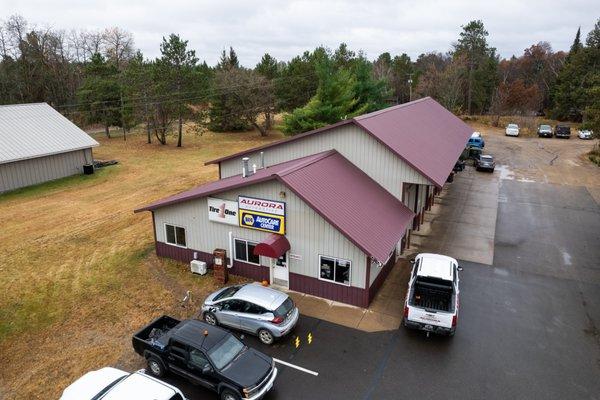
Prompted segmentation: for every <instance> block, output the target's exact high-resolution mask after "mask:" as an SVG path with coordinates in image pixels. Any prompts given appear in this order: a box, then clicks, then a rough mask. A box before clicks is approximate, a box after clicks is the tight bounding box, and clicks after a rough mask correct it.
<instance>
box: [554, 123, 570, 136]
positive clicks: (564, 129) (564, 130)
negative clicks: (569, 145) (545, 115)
mask: <svg viewBox="0 0 600 400" xmlns="http://www.w3.org/2000/svg"><path fill="white" fill-rule="evenodd" d="M554 136H556V137H557V138H559V137H560V138H567V139H568V138H570V137H571V128H570V127H569V126H567V125H556V126H555V127H554Z"/></svg>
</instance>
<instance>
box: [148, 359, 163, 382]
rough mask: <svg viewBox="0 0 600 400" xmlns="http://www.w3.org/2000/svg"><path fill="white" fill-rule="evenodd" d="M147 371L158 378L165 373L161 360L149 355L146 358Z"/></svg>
mask: <svg viewBox="0 0 600 400" xmlns="http://www.w3.org/2000/svg"><path fill="white" fill-rule="evenodd" d="M148 371H150V373H151V374H152V375H154V376H157V377H159V378H161V377H163V376H164V375H165V367H163V365H162V362H160V360H159V359H158V358H156V357H150V358H149V359H148Z"/></svg>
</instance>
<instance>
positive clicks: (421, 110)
mask: <svg viewBox="0 0 600 400" xmlns="http://www.w3.org/2000/svg"><path fill="white" fill-rule="evenodd" d="M471 133H472V129H471V128H470V127H469V126H468V125H467V124H465V123H464V122H463V121H462V120H461V119H460V118H457V117H456V116H455V115H454V114H452V113H451V112H450V111H448V110H447V109H445V108H444V107H443V106H442V105H440V104H439V103H437V102H436V101H435V100H433V99H432V98H430V97H425V98H423V99H419V100H415V101H412V102H410V103H405V104H401V105H398V106H394V107H389V108H386V109H383V110H380V111H376V112H373V113H369V114H365V115H361V116H359V117H355V118H352V119H348V120H344V121H341V122H339V123H337V124H333V125H329V126H326V127H324V128H321V129H316V130H313V131H310V132H306V133H303V134H299V135H296V136H293V137H291V138H288V139H284V140H280V141H276V142H273V143H270V144H267V145H265V146H261V147H257V148H254V149H249V150H246V151H243V152H239V153H236V154H233V155H229V156H227V157H223V158H220V159H217V160H212V161H209V162H207V164H217V165H218V166H219V177H220V178H226V177H229V176H233V175H236V174H239V173H240V162H241V158H242V157H248V158H249V164H250V165H253V164H254V165H257V166H259V167H260V166H262V165H265V166H269V165H273V164H277V163H281V162H284V161H289V160H292V159H295V158H299V157H305V156H307V155H310V154H315V153H318V152H321V151H326V150H330V149H335V150H337V151H338V152H339V153H340V154H342V155H343V156H344V157H346V158H347V159H348V160H350V162H351V163H353V164H354V165H356V166H357V167H358V168H359V169H361V170H362V171H364V172H365V173H366V174H367V175H369V176H370V177H371V178H372V179H373V180H374V181H376V182H377V183H379V184H380V185H381V186H382V187H383V188H384V189H386V190H387V191H388V192H389V193H391V194H392V195H394V196H395V197H396V198H397V199H399V200H400V201H401V202H402V203H404V205H406V206H407V207H408V208H409V209H410V210H411V211H413V212H414V213H415V217H414V219H413V221H412V223H411V224H409V226H408V227H407V232H406V235H405V240H403V241H402V242H401V243H400V244H399V246H398V248H397V249H396V250H397V253H398V254H400V253H401V252H402V251H403V249H404V247H406V246H407V245H408V243H407V242H408V241H409V240H410V232H411V230H418V229H419V228H420V225H421V224H422V223H423V219H424V215H425V210H426V209H429V208H430V207H431V205H432V204H433V196H434V194H435V193H436V192H437V191H438V190H440V189H441V188H442V186H443V185H444V183H445V182H446V179H447V177H448V175H449V174H450V172H451V171H452V168H453V166H454V164H455V162H456V160H457V159H458V157H459V156H460V154H461V152H462V151H463V149H464V148H465V144H466V142H467V140H468V139H469V137H470V135H471Z"/></svg>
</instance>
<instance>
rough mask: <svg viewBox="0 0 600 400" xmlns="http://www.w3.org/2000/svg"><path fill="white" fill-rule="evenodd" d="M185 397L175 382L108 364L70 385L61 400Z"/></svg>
mask: <svg viewBox="0 0 600 400" xmlns="http://www.w3.org/2000/svg"><path fill="white" fill-rule="evenodd" d="M130 399H136V400H185V397H184V396H183V393H181V391H180V390H179V389H177V388H176V387H175V386H171V385H169V384H168V383H165V382H162V381H160V380H158V379H156V378H153V377H151V376H148V375H146V374H145V373H144V372H143V370H141V371H137V372H134V373H129V372H125V371H121V370H120V369H116V368H111V367H105V368H102V369H99V370H97V371H91V372H88V373H87V374H85V375H83V376H82V377H81V378H79V379H77V380H76V381H75V382H73V383H72V384H71V385H69V386H68V387H67V388H66V389H65V390H64V392H63V394H62V396H61V397H60V400H130Z"/></svg>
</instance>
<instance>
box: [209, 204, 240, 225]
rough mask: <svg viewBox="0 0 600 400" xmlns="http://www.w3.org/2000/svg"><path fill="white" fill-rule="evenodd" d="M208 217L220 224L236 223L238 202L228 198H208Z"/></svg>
mask: <svg viewBox="0 0 600 400" xmlns="http://www.w3.org/2000/svg"><path fill="white" fill-rule="evenodd" d="M207 203H208V219H209V220H210V221H214V222H219V223H221V224H228V225H235V226H237V225H238V214H239V211H238V203H237V202H235V201H230V200H222V199H216V198H214V197H209V198H208V201H207Z"/></svg>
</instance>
